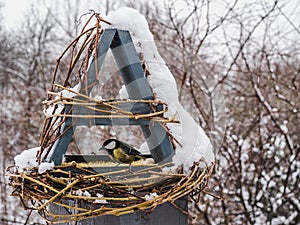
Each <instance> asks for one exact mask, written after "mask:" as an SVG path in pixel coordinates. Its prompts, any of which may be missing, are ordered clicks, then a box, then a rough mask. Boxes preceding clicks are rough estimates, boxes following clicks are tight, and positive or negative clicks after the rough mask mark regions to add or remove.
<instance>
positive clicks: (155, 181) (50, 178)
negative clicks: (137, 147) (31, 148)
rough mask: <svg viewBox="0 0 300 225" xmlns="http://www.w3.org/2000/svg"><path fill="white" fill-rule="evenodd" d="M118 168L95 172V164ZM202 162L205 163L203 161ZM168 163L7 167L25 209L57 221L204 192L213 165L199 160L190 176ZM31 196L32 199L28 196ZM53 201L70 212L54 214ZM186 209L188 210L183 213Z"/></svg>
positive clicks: (140, 207) (117, 212)
mask: <svg viewBox="0 0 300 225" xmlns="http://www.w3.org/2000/svg"><path fill="white" fill-rule="evenodd" d="M97 164H98V166H99V167H101V168H105V167H107V168H117V170H115V171H109V169H108V170H107V172H104V173H96V172H95V170H94V169H93V168H97ZM200 165H202V166H200ZM169 166H171V163H169V164H164V165H150V166H149V165H140V166H138V165H136V166H133V168H134V172H133V171H129V170H128V165H119V166H118V167H112V165H111V163H110V164H107V163H104V162H98V163H93V165H92V167H91V164H82V163H75V162H71V163H64V164H63V165H61V166H56V167H55V168H54V169H52V170H51V171H47V172H44V173H42V174H39V173H38V169H37V168H32V169H30V170H27V171H24V172H18V170H17V168H16V167H14V166H12V167H9V168H8V169H7V175H8V176H9V177H10V185H11V186H12V187H13V188H14V190H13V192H12V195H14V196H18V197H20V199H21V201H22V202H23V204H24V206H25V207H26V208H27V209H34V210H37V211H38V212H39V214H40V215H41V216H42V217H44V219H45V220H46V221H48V222H51V223H53V224H56V223H62V222H71V221H79V220H83V219H87V218H93V217H98V216H102V215H116V216H119V215H124V214H128V213H132V212H135V211H137V210H140V211H145V212H151V211H152V210H154V209H155V208H156V207H157V206H158V205H160V204H163V203H165V202H170V203H171V204H173V205H174V206H175V207H177V206H176V204H175V200H176V199H179V198H181V197H183V196H186V195H188V194H191V195H200V193H201V191H202V190H203V189H204V188H205V187H206V185H207V183H208V179H209V176H210V173H211V170H212V166H210V167H206V168H203V161H199V162H196V163H195V164H194V166H193V167H192V168H191V169H190V171H189V173H188V174H187V175H185V174H183V173H182V171H180V170H179V169H177V170H176V171H175V172H174V171H173V172H171V171H172V170H170V169H168V168H169ZM28 200H30V201H28ZM51 204H55V205H58V206H62V207H65V208H66V209H69V210H71V211H72V213H71V214H67V215H66V214H55V213H53V212H51V210H50V211H49V208H48V206H49V205H51ZM184 213H186V212H184Z"/></svg>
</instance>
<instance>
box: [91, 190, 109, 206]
mask: <svg viewBox="0 0 300 225" xmlns="http://www.w3.org/2000/svg"><path fill="white" fill-rule="evenodd" d="M97 197H98V198H103V197H104V196H103V195H102V194H99V193H97ZM94 203H100V204H106V203H108V202H107V201H106V200H105V199H96V200H95V201H94Z"/></svg>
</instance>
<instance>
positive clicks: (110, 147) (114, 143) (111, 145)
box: [100, 138, 120, 150]
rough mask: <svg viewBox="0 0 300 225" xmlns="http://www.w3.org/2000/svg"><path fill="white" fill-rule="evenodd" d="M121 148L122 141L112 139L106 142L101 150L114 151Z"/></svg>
mask: <svg viewBox="0 0 300 225" xmlns="http://www.w3.org/2000/svg"><path fill="white" fill-rule="evenodd" d="M119 146H120V141H119V140H117V139H113V138H112V139H108V140H106V141H104V142H103V144H102V147H101V148H100V150H113V149H115V148H118V147H119Z"/></svg>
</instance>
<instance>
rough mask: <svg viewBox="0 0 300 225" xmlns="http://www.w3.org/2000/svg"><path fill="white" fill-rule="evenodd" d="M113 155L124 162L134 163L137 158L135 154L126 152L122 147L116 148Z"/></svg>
mask: <svg viewBox="0 0 300 225" xmlns="http://www.w3.org/2000/svg"><path fill="white" fill-rule="evenodd" d="M113 156H114V158H115V159H116V160H118V161H120V162H123V163H132V162H133V161H134V159H135V156H134V155H128V154H126V153H125V152H124V151H123V150H122V149H121V148H116V149H114V151H113Z"/></svg>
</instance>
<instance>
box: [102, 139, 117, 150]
mask: <svg viewBox="0 0 300 225" xmlns="http://www.w3.org/2000/svg"><path fill="white" fill-rule="evenodd" d="M115 147H116V143H115V142H114V141H112V142H110V143H108V144H107V145H106V146H105V148H107V149H114V148H115Z"/></svg>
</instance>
